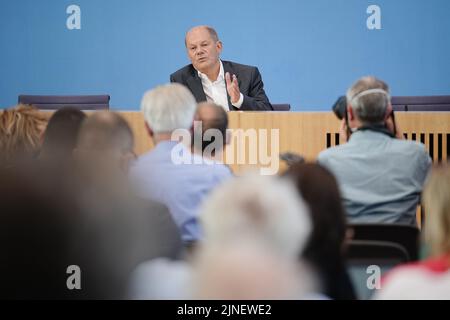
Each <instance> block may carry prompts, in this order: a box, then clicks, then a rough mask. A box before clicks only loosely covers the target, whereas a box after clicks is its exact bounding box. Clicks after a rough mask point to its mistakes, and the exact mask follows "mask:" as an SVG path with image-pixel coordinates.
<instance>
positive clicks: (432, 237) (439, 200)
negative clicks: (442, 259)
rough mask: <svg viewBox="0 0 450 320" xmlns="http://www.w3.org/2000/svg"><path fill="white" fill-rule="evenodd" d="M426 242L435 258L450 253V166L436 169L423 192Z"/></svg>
mask: <svg viewBox="0 0 450 320" xmlns="http://www.w3.org/2000/svg"><path fill="white" fill-rule="evenodd" d="M423 204H424V208H425V212H426V221H425V228H424V229H425V240H426V242H427V244H428V245H429V247H430V250H431V254H432V255H433V256H438V255H443V254H449V253H450V166H449V165H448V164H446V165H443V166H441V167H435V168H434V169H433V170H432V172H431V175H430V178H429V180H428V182H427V183H426V185H425V189H424V191H423Z"/></svg>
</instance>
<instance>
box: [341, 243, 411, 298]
mask: <svg viewBox="0 0 450 320" xmlns="http://www.w3.org/2000/svg"><path fill="white" fill-rule="evenodd" d="M346 253H347V254H346V256H347V269H348V272H349V275H350V279H351V281H352V283H353V287H354V288H355V291H356V295H357V297H358V299H362V300H366V299H370V298H371V297H372V295H373V294H374V292H375V290H376V289H377V288H376V287H374V286H371V285H373V282H374V281H376V280H377V281H379V282H380V283H381V277H383V276H384V275H385V274H386V273H387V272H389V271H390V270H391V269H392V268H394V267H395V266H397V265H400V264H403V263H406V262H408V261H410V259H409V255H408V252H407V251H406V249H405V248H404V247H403V246H401V245H399V244H396V243H393V242H387V241H370V240H351V241H349V243H348V244H347V252H346ZM377 273H378V274H377ZM373 277H378V279H374V278H373Z"/></svg>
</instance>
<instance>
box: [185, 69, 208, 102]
mask: <svg viewBox="0 0 450 320" xmlns="http://www.w3.org/2000/svg"><path fill="white" fill-rule="evenodd" d="M192 69H193V71H192V73H191V75H190V77H189V78H188V79H187V80H186V84H187V86H188V87H189V89H190V90H191V92H192V94H193V95H194V97H195V100H197V102H202V101H206V95H205V92H204V91H203V86H202V80H201V79H200V77H199V76H198V74H197V71H196V70H195V69H194V68H193V67H192Z"/></svg>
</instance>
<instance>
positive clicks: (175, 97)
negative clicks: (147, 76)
mask: <svg viewBox="0 0 450 320" xmlns="http://www.w3.org/2000/svg"><path fill="white" fill-rule="evenodd" d="M196 107H197V103H196V101H195V98H194V96H193V95H192V94H191V93H190V91H189V90H188V89H187V88H185V87H184V86H182V85H180V84H170V85H165V86H160V87H157V88H155V89H153V90H151V91H149V92H147V93H146V94H145V95H144V98H143V99H142V111H143V113H144V117H145V121H146V127H147V130H148V133H149V135H150V137H151V138H152V140H153V142H154V144H155V148H154V149H153V150H151V151H150V152H148V153H146V154H144V155H142V156H141V157H139V159H138V160H137V162H136V163H135V165H134V166H133V168H132V170H131V176H132V179H133V180H134V182H135V183H136V186H137V188H138V192H139V194H140V195H141V196H142V197H144V198H149V199H153V200H157V201H159V202H161V203H163V204H165V205H166V206H167V207H168V208H169V211H170V212H171V214H172V216H173V218H174V220H175V222H176V224H177V225H178V227H179V229H180V232H181V236H182V239H183V241H185V242H191V241H196V240H199V239H201V234H202V232H201V229H200V226H199V224H198V221H197V216H198V209H199V206H200V204H201V203H202V201H203V199H204V198H205V197H206V196H207V195H208V193H209V192H210V191H211V190H212V189H213V188H214V187H216V186H217V185H218V184H220V183H221V182H222V181H224V180H226V179H228V178H230V177H231V176H232V174H231V171H230V169H229V168H228V167H227V166H225V165H223V164H220V163H217V162H213V161H211V160H207V159H204V158H202V157H201V155H197V154H192V153H191V151H190V149H189V148H187V147H186V146H184V145H183V144H181V143H179V142H178V140H176V141H173V138H174V137H175V135H174V132H179V130H182V131H184V133H185V134H190V133H191V129H192V127H193V121H194V114H195V110H196ZM189 141H190V140H189ZM180 155H184V156H187V158H186V157H184V158H183V157H182V156H180ZM183 159H184V160H186V159H188V160H189V161H188V162H186V161H183Z"/></svg>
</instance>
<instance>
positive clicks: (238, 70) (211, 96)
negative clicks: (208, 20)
mask: <svg viewBox="0 0 450 320" xmlns="http://www.w3.org/2000/svg"><path fill="white" fill-rule="evenodd" d="M185 44H186V49H187V52H188V56H189V59H190V60H191V62H192V64H190V65H187V66H185V67H184V68H182V69H180V70H178V71H177V72H175V73H173V74H171V75H170V81H171V82H178V83H181V84H183V85H185V86H187V87H188V88H189V90H191V92H192V94H193V95H194V96H195V98H196V100H197V102H202V101H210V102H214V103H216V104H218V105H220V106H222V107H223V108H224V109H225V110H251V111H257V110H273V108H272V105H271V104H270V102H269V99H268V98H267V96H266V94H265V92H264V84H263V81H262V78H261V74H260V73H259V71H258V68H256V67H252V66H247V65H243V64H239V63H235V62H230V61H222V60H220V59H219V56H220V53H221V52H222V42H221V41H220V40H219V38H218V36H217V32H216V31H215V30H214V29H213V28H211V27H208V26H198V27H194V28H192V29H191V30H189V31H188V32H187V34H186V39H185Z"/></svg>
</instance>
